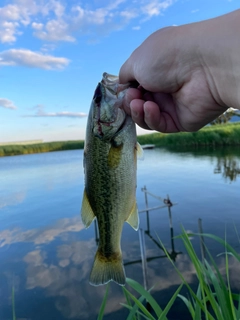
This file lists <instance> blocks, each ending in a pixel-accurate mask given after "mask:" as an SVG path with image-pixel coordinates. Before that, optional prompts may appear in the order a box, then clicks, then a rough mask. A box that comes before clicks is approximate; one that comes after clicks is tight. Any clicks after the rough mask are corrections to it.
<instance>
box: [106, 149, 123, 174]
mask: <svg viewBox="0 0 240 320" xmlns="http://www.w3.org/2000/svg"><path fill="white" fill-rule="evenodd" d="M122 148H123V144H119V145H117V144H113V143H112V145H111V148H110V150H109V153H108V166H109V168H112V169H113V168H117V167H118V166H119V163H120V161H121V157H122Z"/></svg>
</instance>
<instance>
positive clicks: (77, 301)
mask: <svg viewBox="0 0 240 320" xmlns="http://www.w3.org/2000/svg"><path fill="white" fill-rule="evenodd" d="M82 160H83V151H82V150H75V151H64V152H52V153H44V154H34V155H23V156H14V157H4V158H0V319H1V320H8V319H13V317H12V309H13V308H12V304H13V296H14V302H15V307H14V309H15V313H16V318H17V319H28V320H30V319H31V320H32V319H34V320H35V319H37V320H38V319H39V320H40V319H41V320H42V319H46V320H48V319H56V320H62V319H83V320H84V319H89V320H91V319H96V317H97V314H98V311H99V308H100V305H101V301H102V298H103V295H104V293H105V286H100V287H93V286H91V285H89V283H88V277H89V273H90V270H91V266H92V263H93V258H94V254H95V252H96V249H97V239H96V234H95V228H94V223H93V224H92V225H91V226H90V228H88V229H85V228H84V226H83V224H82V222H81V218H80V214H79V212H80V207H81V201H82V193H83V184H84V182H83V181H84V177H83V167H82ZM144 186H146V187H147V190H148V191H149V192H150V193H153V194H154V195H157V196H158V197H160V198H162V199H163V198H166V197H167V195H169V197H170V200H171V201H172V203H173V204H174V206H173V207H172V208H171V214H172V229H170V227H169V222H170V221H169V216H168V208H167V207H165V208H162V209H157V210H153V211H150V213H149V221H148V220H147V216H146V213H144V212H143V213H140V221H141V222H140V228H141V229H142V230H144V231H146V230H147V232H145V233H144V234H145V235H144V242H145V248H146V257H147V261H148V262H147V286H148V288H150V287H152V286H153V285H154V289H153V291H152V292H153V296H154V297H155V299H157V301H158V302H159V303H160V306H161V307H164V306H165V305H166V303H167V302H168V301H169V299H170V297H171V295H172V294H173V292H174V291H175V290H176V288H177V287H178V285H179V284H180V283H181V281H180V279H179V276H178V275H177V274H176V272H175V271H174V269H173V268H172V267H171V263H170V262H169V261H168V259H167V258H166V257H165V255H164V252H163V251H162V250H161V247H160V246H159V241H158V237H159V238H160V239H161V241H162V242H163V244H164V246H165V247H166V248H167V250H168V252H169V253H170V254H171V255H172V257H173V258H174V259H175V261H176V265H177V267H178V268H179V269H180V271H181V272H182V273H183V274H184V276H185V279H187V281H188V282H189V283H190V284H192V286H193V287H194V286H195V284H196V278H195V275H194V269H193V266H192V264H191V262H190V261H189V259H188V257H187V255H186V251H185V249H184V247H183V244H182V242H181V240H180V239H174V241H172V239H171V235H172V233H174V235H178V234H180V233H181V226H183V227H184V228H185V229H186V230H187V231H190V232H198V220H199V218H200V219H201V221H202V227H203V231H204V232H205V233H213V234H215V235H218V236H220V237H222V238H224V237H225V234H226V235H227V240H228V242H229V243H230V244H231V245H232V246H233V247H234V248H235V249H236V250H237V251H239V249H240V247H239V242H238V236H237V233H236V232H237V231H238V230H239V229H240V215H239V207H240V197H239V195H240V149H239V148H224V149H216V150H214V149H208V150H206V149H204V150H203V149H200V150H195V151H191V150H179V151H176V150H175V151H170V150H166V149H153V150H145V152H144V160H139V161H138V188H137V202H138V207H139V210H144V209H145V197H144V193H143V192H142V191H141V189H142V188H143V187H144ZM148 205H149V207H155V206H161V205H163V202H161V201H160V200H158V199H156V198H154V197H152V196H150V195H148ZM205 242H206V244H207V246H208V248H209V249H210V251H211V253H212V254H213V256H214V257H215V258H216V261H217V263H218V265H219V267H220V269H223V268H224V258H223V256H217V254H219V253H221V252H223V250H224V249H223V247H221V246H220V245H217V244H216V242H214V241H213V240H209V239H205ZM192 243H193V245H194V247H195V249H196V251H197V253H198V254H199V256H200V246H199V239H198V238H197V237H194V238H193V239H192ZM122 251H123V259H124V263H125V271H126V275H127V277H129V278H133V279H135V280H137V281H139V282H140V283H141V284H143V271H142V264H141V252H140V245H139V233H138V232H135V231H134V230H133V229H132V228H131V227H130V226H129V225H128V224H125V226H124V230H123V235H122ZM230 260H231V259H230ZM230 262H231V272H230V273H231V274H230V275H231V277H232V286H233V289H236V290H239V289H240V277H239V272H237V270H236V269H237V268H238V265H237V263H236V262H234V261H232V260H231V261H230ZM182 293H183V294H186V293H187V292H186V290H185V291H184V290H183V292H182ZM122 302H125V300H124V296H123V292H122V289H121V287H119V286H118V285H116V284H115V283H111V285H110V291H109V297H108V301H107V306H106V311H105V317H104V319H124V318H125V317H126V315H127V310H126V309H125V308H123V307H122V306H121V304H120V303H122ZM168 318H169V319H171V320H174V319H186V320H187V319H190V317H189V315H188V312H187V310H186V308H185V306H183V304H182V303H181V301H180V299H178V300H177V301H176V304H175V307H174V308H173V309H172V310H171V311H170V313H169V317H168Z"/></svg>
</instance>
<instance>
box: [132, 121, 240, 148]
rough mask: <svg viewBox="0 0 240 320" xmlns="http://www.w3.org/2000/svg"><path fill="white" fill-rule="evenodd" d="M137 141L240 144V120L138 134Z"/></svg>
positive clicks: (183, 143) (159, 144)
mask: <svg viewBox="0 0 240 320" xmlns="http://www.w3.org/2000/svg"><path fill="white" fill-rule="evenodd" d="M138 142H139V143H140V144H154V145H155V146H156V147H166V146H168V147H171V146H174V147H175V146H191V147H196V146H230V145H240V122H235V123H228V124H220V125H214V126H207V127H204V128H203V129H201V130H199V131H197V132H179V133H168V134H164V133H153V134H146V135H142V136H138Z"/></svg>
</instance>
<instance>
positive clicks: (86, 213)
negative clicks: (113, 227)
mask: <svg viewBox="0 0 240 320" xmlns="http://www.w3.org/2000/svg"><path fill="white" fill-rule="evenodd" d="M81 217H82V222H83V224H84V226H85V227H86V228H88V227H89V226H90V224H91V223H92V221H93V220H94V219H95V218H96V216H95V214H94V212H93V211H92V208H91V205H90V203H89V200H88V196H87V193H86V190H85V189H84V193H83V200H82V208H81Z"/></svg>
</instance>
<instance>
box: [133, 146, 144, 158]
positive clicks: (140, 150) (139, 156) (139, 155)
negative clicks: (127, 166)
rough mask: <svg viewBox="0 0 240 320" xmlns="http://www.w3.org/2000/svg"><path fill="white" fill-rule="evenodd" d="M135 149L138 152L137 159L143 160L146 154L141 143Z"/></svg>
mask: <svg viewBox="0 0 240 320" xmlns="http://www.w3.org/2000/svg"><path fill="white" fill-rule="evenodd" d="M135 148H136V150H137V158H138V159H141V160H143V158H144V152H143V148H142V147H141V145H140V143H138V142H137V143H136V146H135Z"/></svg>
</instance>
